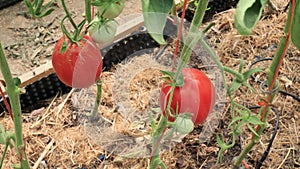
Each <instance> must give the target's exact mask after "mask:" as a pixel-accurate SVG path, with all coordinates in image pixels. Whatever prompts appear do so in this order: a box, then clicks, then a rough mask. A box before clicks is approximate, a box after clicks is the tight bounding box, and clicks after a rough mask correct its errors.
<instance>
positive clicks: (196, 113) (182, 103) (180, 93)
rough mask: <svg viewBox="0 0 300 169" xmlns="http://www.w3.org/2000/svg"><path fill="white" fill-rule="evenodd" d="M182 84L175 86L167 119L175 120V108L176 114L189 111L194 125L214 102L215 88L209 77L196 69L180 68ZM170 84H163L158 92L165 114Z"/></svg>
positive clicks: (201, 119)
mask: <svg viewBox="0 0 300 169" xmlns="http://www.w3.org/2000/svg"><path fill="white" fill-rule="evenodd" d="M182 73H183V77H184V85H183V86H182V87H178V86H177V87H175V90H174V95H173V99H172V102H171V114H169V115H168V120H169V121H171V122H173V121H174V120H175V118H174V117H175V114H176V108H177V110H178V114H181V113H191V114H192V120H193V122H194V124H195V125H198V124H201V123H203V122H204V121H205V119H206V118H207V116H208V114H209V113H210V112H211V110H212V109H213V107H214V104H215V89H214V86H213V84H212V83H211V81H210V79H209V78H208V77H207V76H206V75H205V74H204V73H202V72H201V71H200V70H198V69H194V68H184V69H182ZM170 92H171V86H169V85H168V84H166V83H165V84H164V85H163V87H162V89H161V92H160V108H161V110H162V111H163V114H164V115H165V109H166V108H167V104H168V101H169V98H170Z"/></svg>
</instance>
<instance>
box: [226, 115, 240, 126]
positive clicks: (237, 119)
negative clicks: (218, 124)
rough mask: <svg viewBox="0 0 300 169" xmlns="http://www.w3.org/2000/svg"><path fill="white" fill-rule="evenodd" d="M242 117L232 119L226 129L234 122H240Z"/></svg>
mask: <svg viewBox="0 0 300 169" xmlns="http://www.w3.org/2000/svg"><path fill="white" fill-rule="evenodd" d="M242 119H243V117H241V116H239V117H234V118H233V119H232V121H231V122H230V123H229V124H228V127H230V126H232V125H233V124H234V123H235V122H237V121H239V120H242Z"/></svg>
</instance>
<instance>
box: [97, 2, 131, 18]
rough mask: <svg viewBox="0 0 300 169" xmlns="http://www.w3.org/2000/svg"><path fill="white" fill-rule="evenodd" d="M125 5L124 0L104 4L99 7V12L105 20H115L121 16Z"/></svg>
mask: <svg viewBox="0 0 300 169" xmlns="http://www.w3.org/2000/svg"><path fill="white" fill-rule="evenodd" d="M124 4H125V1H124V0H111V1H109V2H102V4H101V5H99V6H98V12H99V13H100V15H101V16H102V17H103V18H108V19H114V18H116V17H117V16H119V15H120V14H121V12H122V11H123V9H124Z"/></svg>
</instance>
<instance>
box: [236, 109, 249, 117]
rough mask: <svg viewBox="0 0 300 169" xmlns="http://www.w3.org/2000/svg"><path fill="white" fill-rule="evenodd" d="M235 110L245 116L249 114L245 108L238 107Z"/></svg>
mask: <svg viewBox="0 0 300 169" xmlns="http://www.w3.org/2000/svg"><path fill="white" fill-rule="evenodd" d="M235 111H236V112H238V113H239V114H240V115H241V116H243V117H246V116H249V112H247V111H245V110H241V109H238V108H236V109H235Z"/></svg>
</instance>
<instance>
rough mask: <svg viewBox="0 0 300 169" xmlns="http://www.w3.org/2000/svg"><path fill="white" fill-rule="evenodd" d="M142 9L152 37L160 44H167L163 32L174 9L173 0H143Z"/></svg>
mask: <svg viewBox="0 0 300 169" xmlns="http://www.w3.org/2000/svg"><path fill="white" fill-rule="evenodd" d="M142 8H143V16H144V20H145V26H146V28H147V30H148V32H149V33H150V35H151V37H152V38H153V39H154V40H155V41H156V42H158V43H159V44H166V41H165V39H164V36H163V30H164V27H165V25H166V21H167V16H168V14H169V12H170V11H171V9H172V8H173V0H142Z"/></svg>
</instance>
